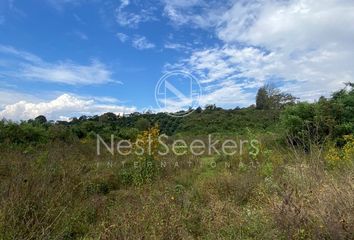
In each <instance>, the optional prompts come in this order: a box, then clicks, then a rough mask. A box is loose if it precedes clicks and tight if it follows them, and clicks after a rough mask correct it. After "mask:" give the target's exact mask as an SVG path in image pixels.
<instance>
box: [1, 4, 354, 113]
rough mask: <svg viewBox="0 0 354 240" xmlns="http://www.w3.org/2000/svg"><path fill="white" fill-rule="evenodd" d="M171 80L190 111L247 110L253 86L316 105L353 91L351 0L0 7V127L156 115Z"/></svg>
mask: <svg viewBox="0 0 354 240" xmlns="http://www.w3.org/2000/svg"><path fill="white" fill-rule="evenodd" d="M181 70H182V71H185V72H188V73H190V74H192V75H193V76H194V77H195V78H196V79H197V80H198V81H199V83H200V87H201V89H202V92H203V94H202V96H201V97H200V105H202V106H204V105H205V104H216V105H218V106H222V107H225V108H234V107H236V106H240V107H243V106H248V105H250V104H253V103H254V101H255V100H254V98H255V93H256V91H257V89H258V88H259V87H260V86H262V85H263V84H265V83H271V84H273V85H275V86H277V87H279V88H281V89H282V90H284V91H288V92H290V93H292V94H294V95H296V96H298V97H300V98H301V99H302V100H307V101H313V100H315V99H316V98H318V97H319V96H321V95H326V96H328V95H329V94H330V93H331V92H332V91H335V90H337V89H340V88H341V87H343V86H344V85H343V83H344V82H348V81H354V1H353V0H321V1H319V0H259V1H257V0H254V1H252V0H247V1H246V0H228V1H227V0H225V1H221V0H209V1H208V0H151V1H147V0H144V1H143V0H122V1H119V0H115V1H113V0H111V1H110V0H107V1H106V0H105V1H103V0H31V1H20V0H1V1H0V118H7V119H13V120H20V119H29V118H34V117H36V116H37V115H40V114H44V115H46V116H47V117H48V118H49V119H53V120H57V119H67V118H69V117H72V116H80V115H94V114H101V113H104V112H114V113H117V114H118V113H130V112H134V111H144V110H146V109H154V110H156V109H158V106H157V103H156V101H155V94H154V93H155V86H156V84H157V82H158V81H159V79H160V78H161V77H162V76H163V75H164V74H166V73H168V72H170V71H181ZM177 105H178V104H177Z"/></svg>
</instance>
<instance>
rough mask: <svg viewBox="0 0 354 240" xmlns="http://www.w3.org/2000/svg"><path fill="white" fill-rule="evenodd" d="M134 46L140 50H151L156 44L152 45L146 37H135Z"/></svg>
mask: <svg viewBox="0 0 354 240" xmlns="http://www.w3.org/2000/svg"><path fill="white" fill-rule="evenodd" d="M132 45H133V47H135V48H136V49H139V50H143V49H150V48H154V47H155V44H153V43H151V42H150V41H149V40H148V39H147V38H146V37H144V36H135V37H134V39H133V40H132Z"/></svg>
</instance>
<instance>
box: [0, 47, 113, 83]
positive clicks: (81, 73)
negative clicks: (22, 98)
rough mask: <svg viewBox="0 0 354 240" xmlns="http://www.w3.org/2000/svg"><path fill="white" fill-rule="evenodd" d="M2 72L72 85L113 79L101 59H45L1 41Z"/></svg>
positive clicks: (14, 76) (106, 81)
mask: <svg viewBox="0 0 354 240" xmlns="http://www.w3.org/2000/svg"><path fill="white" fill-rule="evenodd" d="M0 56H1V57H2V61H1V62H0V74H1V75H3V76H5V77H8V78H9V77H10V78H21V79H27V80H32V81H45V82H56V83H64V84H70V85H89V84H104V83H108V82H113V80H112V77H111V76H112V72H111V71H110V70H109V69H108V68H107V67H106V66H105V65H104V64H103V63H101V62H100V61H97V60H94V61H92V62H91V63H90V64H88V65H82V64H77V63H74V62H71V61H60V62H55V63H50V62H45V61H44V60H42V59H41V58H40V57H38V56H36V55H34V54H32V53H28V52H25V51H21V50H18V49H15V48H13V47H11V46H2V45H0Z"/></svg>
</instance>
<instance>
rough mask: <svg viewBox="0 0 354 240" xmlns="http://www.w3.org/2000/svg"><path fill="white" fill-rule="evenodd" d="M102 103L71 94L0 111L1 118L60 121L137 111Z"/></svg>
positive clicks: (16, 105)
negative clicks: (108, 113)
mask: <svg viewBox="0 0 354 240" xmlns="http://www.w3.org/2000/svg"><path fill="white" fill-rule="evenodd" d="M110 100H112V99H110ZM102 101H104V99H100V101H97V100H96V99H94V98H91V99H90V98H83V97H80V96H75V95H70V94H62V95H61V96H59V97H57V98H56V99H53V100H51V101H41V102H36V103H34V102H30V101H25V100H22V101H19V102H17V103H14V104H11V105H7V106H5V108H4V109H3V110H2V111H0V118H6V119H12V120H25V119H31V118H35V117H36V116H38V115H45V116H46V117H47V118H48V119H50V120H59V119H67V118H70V117H74V116H76V117H78V116H81V115H96V114H97V115H100V114H103V113H105V112H113V113H115V114H120V115H122V114H124V113H132V112H135V111H136V108H135V107H125V106H119V105H114V104H112V103H102Z"/></svg>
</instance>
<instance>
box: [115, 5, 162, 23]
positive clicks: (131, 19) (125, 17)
mask: <svg viewBox="0 0 354 240" xmlns="http://www.w3.org/2000/svg"><path fill="white" fill-rule="evenodd" d="M129 5H130V1H129V0H121V3H120V6H119V7H118V8H117V9H116V21H117V23H118V24H119V25H121V26H123V27H130V28H136V27H138V25H139V24H140V23H143V22H148V21H155V20H156V17H155V16H154V14H153V12H154V10H155V8H153V7H149V8H140V9H139V11H138V12H132V11H131V10H128V9H127V7H128V6H129Z"/></svg>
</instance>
